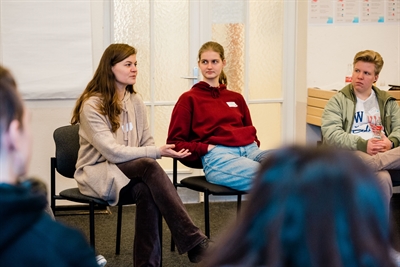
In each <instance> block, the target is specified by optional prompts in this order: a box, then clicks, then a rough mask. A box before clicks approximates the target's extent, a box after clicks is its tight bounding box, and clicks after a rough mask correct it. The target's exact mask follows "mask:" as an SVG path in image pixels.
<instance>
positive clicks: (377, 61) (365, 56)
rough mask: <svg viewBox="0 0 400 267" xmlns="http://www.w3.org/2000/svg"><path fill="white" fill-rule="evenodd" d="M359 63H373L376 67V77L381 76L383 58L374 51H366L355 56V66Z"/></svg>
mask: <svg viewBox="0 0 400 267" xmlns="http://www.w3.org/2000/svg"><path fill="white" fill-rule="evenodd" d="M358 61H362V62H368V63H373V64H374V65H375V75H379V73H380V72H381V70H382V67H383V58H382V56H381V55H380V54H379V53H378V52H375V51H373V50H364V51H360V52H358V53H357V54H356V55H355V56H354V60H353V65H355V64H356V63H357V62H358Z"/></svg>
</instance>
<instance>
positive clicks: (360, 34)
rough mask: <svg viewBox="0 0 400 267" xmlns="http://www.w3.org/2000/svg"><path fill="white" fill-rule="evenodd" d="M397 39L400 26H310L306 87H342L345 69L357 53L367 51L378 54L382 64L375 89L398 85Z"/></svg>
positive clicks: (399, 44)
mask: <svg viewBox="0 0 400 267" xmlns="http://www.w3.org/2000/svg"><path fill="white" fill-rule="evenodd" d="M399 37H400V23H397V24H396V23H395V24H390V23H386V24H384V23H383V24H377V23H376V24H368V25H366V24H363V25H345V26H337V25H325V26H309V27H308V49H307V54H308V56H307V70H308V71H307V85H308V86H309V87H314V86H316V87H320V88H323V87H324V86H325V85H329V84H333V83H337V82H342V83H343V85H344V77H345V74H346V71H347V65H348V64H349V63H353V58H354V55H355V54H356V53H357V52H359V51H361V50H366V49H371V50H375V51H377V52H379V53H380V54H381V56H382V57H383V60H384V62H385V64H384V66H383V69H382V71H381V73H380V77H379V79H378V82H377V86H378V87H379V86H384V85H387V84H391V83H394V84H400V39H399ZM326 89H329V88H326ZM338 89H341V88H338Z"/></svg>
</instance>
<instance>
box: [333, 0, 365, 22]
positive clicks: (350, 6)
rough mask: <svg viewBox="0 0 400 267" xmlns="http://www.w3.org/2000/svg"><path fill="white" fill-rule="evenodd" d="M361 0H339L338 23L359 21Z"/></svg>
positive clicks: (337, 7)
mask: <svg viewBox="0 0 400 267" xmlns="http://www.w3.org/2000/svg"><path fill="white" fill-rule="evenodd" d="M359 10H360V1H358V0H346V1H345V0H338V1H337V2H336V23H339V24H340V23H359V22H360V16H359Z"/></svg>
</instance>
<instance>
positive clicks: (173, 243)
mask: <svg viewBox="0 0 400 267" xmlns="http://www.w3.org/2000/svg"><path fill="white" fill-rule="evenodd" d="M171 251H175V242H174V239H173V238H172V236H171Z"/></svg>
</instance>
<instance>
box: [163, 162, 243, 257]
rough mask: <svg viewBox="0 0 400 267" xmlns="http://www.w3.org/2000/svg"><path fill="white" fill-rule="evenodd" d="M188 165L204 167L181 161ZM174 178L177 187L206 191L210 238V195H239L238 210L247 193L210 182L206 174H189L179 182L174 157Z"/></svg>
mask: <svg viewBox="0 0 400 267" xmlns="http://www.w3.org/2000/svg"><path fill="white" fill-rule="evenodd" d="M181 163H182V164H184V165H185V166H187V167H190V168H196V169H202V166H201V165H198V164H197V165H192V166H190V165H188V164H186V163H184V162H181ZM172 180H173V184H174V186H175V188H178V187H186V188H189V189H191V190H194V191H197V192H202V193H204V225H205V234H206V236H207V237H208V238H210V212H209V211H210V202H209V197H210V195H215V196H237V212H239V211H240V207H241V203H242V195H245V194H247V192H245V191H238V190H235V189H232V188H229V187H226V186H222V185H216V184H212V183H210V182H208V181H207V180H206V177H205V176H204V175H198V176H189V177H186V178H184V179H182V180H181V181H180V183H178V160H177V159H173V174H172ZM171 241H172V242H171V250H172V251H173V250H174V249H175V245H174V242H173V240H171Z"/></svg>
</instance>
